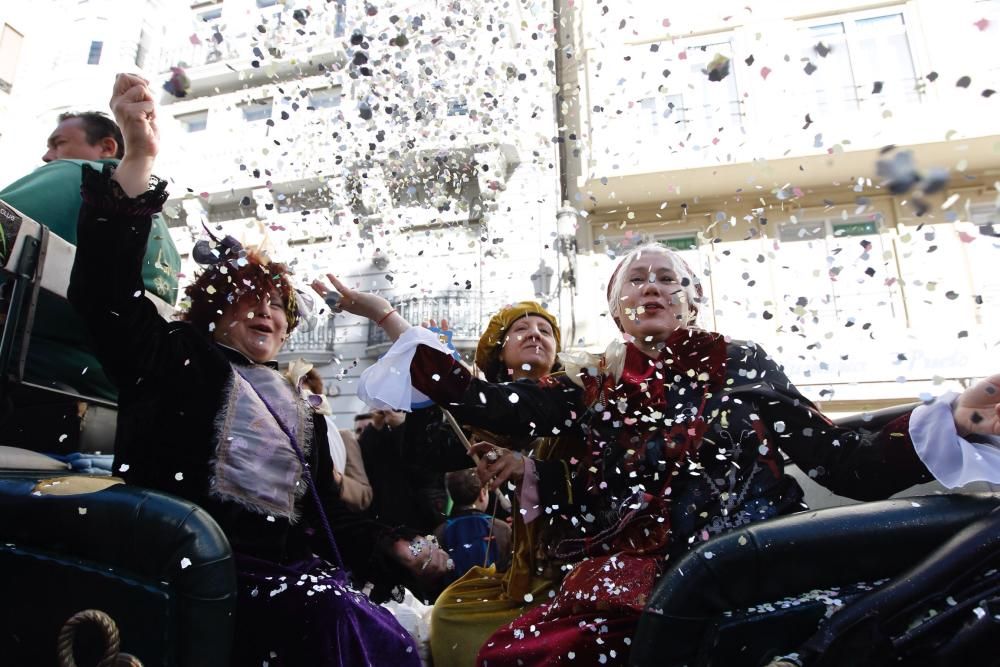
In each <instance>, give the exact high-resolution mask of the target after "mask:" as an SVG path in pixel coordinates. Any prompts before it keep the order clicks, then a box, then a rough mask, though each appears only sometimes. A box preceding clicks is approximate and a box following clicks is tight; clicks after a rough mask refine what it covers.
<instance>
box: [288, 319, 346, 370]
mask: <svg viewBox="0 0 1000 667" xmlns="http://www.w3.org/2000/svg"><path fill="white" fill-rule="evenodd" d="M335 334H336V328H335V326H334V323H333V318H332V317H331V318H330V319H328V320H326V321H325V322H324V321H321V322H320V323H319V324H318V326H317V327H316V328H315V329H311V330H309V331H306V330H304V329H299V330H297V331H294V332H292V335H291V336H290V337H289V339H288V341H287V342H286V343H285V346H284V347H283V348H281V352H279V353H278V363H279V364H287V363H289V362H291V361H293V360H295V359H304V360H306V361H308V362H309V363H311V364H315V365H317V366H321V365H324V364H328V363H330V362H332V361H333V348H334V337H335Z"/></svg>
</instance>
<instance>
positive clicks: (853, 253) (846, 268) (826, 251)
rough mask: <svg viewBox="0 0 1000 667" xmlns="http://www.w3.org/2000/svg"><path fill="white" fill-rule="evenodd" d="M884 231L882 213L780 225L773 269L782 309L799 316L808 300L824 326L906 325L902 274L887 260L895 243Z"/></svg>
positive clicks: (809, 308) (810, 307)
mask: <svg viewBox="0 0 1000 667" xmlns="http://www.w3.org/2000/svg"><path fill="white" fill-rule="evenodd" d="M881 229H882V216H881V214H879V213H875V214H869V215H863V216H850V215H845V216H843V217H835V218H822V219H817V218H813V219H806V220H799V221H797V222H796V221H793V222H786V223H783V224H780V225H779V226H778V238H779V240H780V242H781V243H780V247H779V250H778V251H777V252H776V253H775V261H774V262H772V267H773V271H774V272H775V284H776V285H777V286H780V289H781V290H782V292H783V296H782V300H783V301H784V308H785V309H786V310H787V311H788V312H793V311H795V310H797V309H799V310H800V309H801V308H802V307H803V306H801V299H803V298H808V304H809V305H808V309H807V310H809V311H810V312H814V315H813V316H814V317H815V318H816V321H817V323H822V324H824V325H825V326H844V325H845V324H846V323H847V322H849V321H850V320H851V319H854V320H856V321H857V322H858V324H859V325H861V324H864V323H865V322H872V323H882V324H889V323H895V324H897V325H902V324H905V319H906V318H905V311H904V309H903V308H902V302H901V296H900V294H899V292H898V289H899V288H898V284H899V278H900V276H899V272H898V268H897V265H896V263H895V262H890V261H887V260H886V259H885V257H886V253H887V252H889V251H891V250H892V242H891V240H886V239H883V237H882V234H881ZM890 256H891V252H890ZM876 305H877V307H876Z"/></svg>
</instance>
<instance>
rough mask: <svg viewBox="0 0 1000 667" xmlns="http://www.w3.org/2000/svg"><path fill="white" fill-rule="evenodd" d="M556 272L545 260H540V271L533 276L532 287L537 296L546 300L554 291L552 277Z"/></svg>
mask: <svg viewBox="0 0 1000 667" xmlns="http://www.w3.org/2000/svg"><path fill="white" fill-rule="evenodd" d="M554 273H555V271H553V270H552V267H551V266H549V265H548V264H546V263H545V259H544V258H542V259H540V260H538V270H537V271H535V272H534V273H532V274H531V285H532V286H533V287H534V288H535V296H536V297H538V298H544V297H545V296H546V295H547V294H548V293H549V290H551V289H552V275H553V274H554Z"/></svg>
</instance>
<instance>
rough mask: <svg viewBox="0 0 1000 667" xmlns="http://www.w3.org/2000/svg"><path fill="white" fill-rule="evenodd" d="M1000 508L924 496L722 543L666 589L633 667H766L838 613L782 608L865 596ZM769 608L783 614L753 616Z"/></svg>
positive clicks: (998, 502)
mask: <svg viewBox="0 0 1000 667" xmlns="http://www.w3.org/2000/svg"><path fill="white" fill-rule="evenodd" d="M997 507H1000V497H998V496H996V495H991V494H982V495H942V496H918V497H914V498H905V499H898V500H886V501H880V502H873V503H863V504H859V505H852V506H847V507H834V508H830V509H825V510H817V511H810V512H802V513H799V514H793V515H789V516H785V517H781V518H777V519H772V520H770V521H763V522H761V523H758V524H751V525H749V526H746V527H744V528H741V529H737V530H733V531H731V532H729V533H726V534H724V535H720V536H718V537H715V538H713V539H711V540H709V541H707V542H705V543H703V544H701V545H700V546H698V547H697V548H696V549H694V550H693V551H691V552H689V553H688V554H686V555H685V556H684V557H683V558H682V559H680V560H679V561H678V562H677V563H676V564H674V566H673V567H671V568H670V569H669V570H668V571H667V572H666V574H664V576H663V577H662V579H661V580H660V581H659V582H658V584H657V586H656V588H655V589H654V591H653V594H652V595H651V596H650V599H649V601H648V603H647V605H646V609H645V611H644V612H643V614H642V616H641V618H640V620H639V626H638V630H637V632H636V635H635V637H634V639H633V642H632V654H631V658H630V662H631V664H632V665H633V666H635V667H646V666H652V665H656V666H658V667H672V666H680V665H692V666H693V665H706V666H707V665H761V664H766V663H767V661H768V660H769V659H770V658H772V657H775V656H778V655H782V654H784V653H790V652H793V651H794V650H795V649H796V648H798V647H799V646H800V645H801V644H803V643H804V642H806V640H808V639H809V638H810V637H811V636H812V635H813V634H814V633H815V632H816V629H817V624H818V623H819V621H821V620H822V619H823V618H824V617H825V616H826V615H827V611H828V606H827V605H826V604H824V603H822V602H817V603H814V604H809V603H803V602H800V601H798V600H796V601H793V602H789V603H788V604H787V605H783V604H781V603H780V601H782V600H784V599H788V598H796V597H797V596H801V595H802V594H803V593H808V592H810V591H812V592H816V591H817V590H819V589H835V590H834V592H833V595H837V594H839V593H838V591H839V590H840V589H841V588H844V587H847V588H849V587H851V586H852V585H854V584H857V583H858V582H867V583H868V584H869V586H867V587H863V588H862V589H856V590H855V591H854V592H853V593H852V595H856V596H858V597H860V595H861V594H863V593H864V592H865V588H874V587H876V586H877V583H878V582H882V583H884V582H885V581H886V580H889V579H891V578H893V577H895V576H896V575H899V574H900V573H903V572H905V571H907V570H908V569H910V568H912V567H914V566H916V565H917V564H918V563H919V562H920V561H922V560H923V559H924V558H926V557H927V556H928V555H930V554H931V553H932V552H934V550H935V549H937V548H938V547H940V546H941V545H942V544H944V543H946V542H947V541H948V540H949V539H950V538H952V537H953V536H954V535H955V534H956V533H959V531H961V530H962V529H964V528H965V527H966V526H968V525H969V524H971V523H973V522H975V521H977V520H979V519H981V518H983V517H986V516H987V515H988V514H990V512H992V511H993V510H994V509H996V508H997ZM814 597H815V596H814ZM820 597H822V596H820ZM840 602H843V603H847V602H849V600H840ZM761 605H764V606H767V607H771V608H772V611H773V613H770V614H755V613H746V612H748V610H753V609H755V608H757V607H759V606H761Z"/></svg>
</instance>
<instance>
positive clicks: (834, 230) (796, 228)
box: [778, 214, 882, 243]
mask: <svg viewBox="0 0 1000 667" xmlns="http://www.w3.org/2000/svg"><path fill="white" fill-rule="evenodd" d="M881 221H882V216H881V215H880V214H876V216H875V218H874V219H872V218H871V217H870V216H869V217H864V218H851V217H848V218H847V219H846V220H844V219H841V220H837V221H834V220H829V219H827V220H806V221H797V222H785V223H782V224H781V225H779V226H778V239H779V240H781V241H782V242H783V243H790V242H794V241H816V240H823V239H825V238H826V237H827V236H832V237H834V238H835V239H839V238H843V237H845V236H870V235H872V234H875V235H877V234H878V233H879V227H880V224H881Z"/></svg>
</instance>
